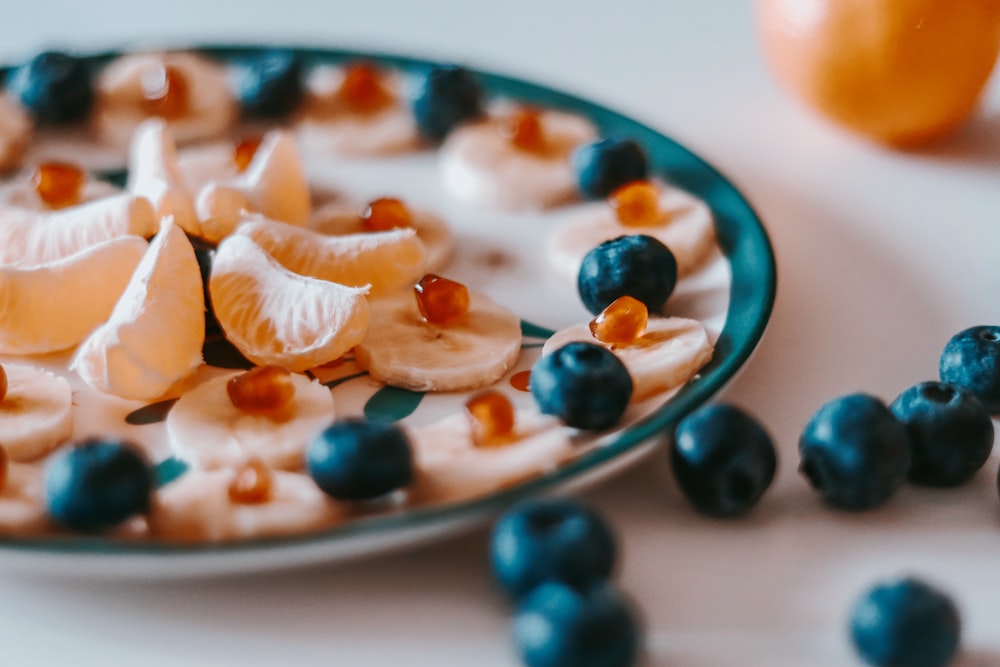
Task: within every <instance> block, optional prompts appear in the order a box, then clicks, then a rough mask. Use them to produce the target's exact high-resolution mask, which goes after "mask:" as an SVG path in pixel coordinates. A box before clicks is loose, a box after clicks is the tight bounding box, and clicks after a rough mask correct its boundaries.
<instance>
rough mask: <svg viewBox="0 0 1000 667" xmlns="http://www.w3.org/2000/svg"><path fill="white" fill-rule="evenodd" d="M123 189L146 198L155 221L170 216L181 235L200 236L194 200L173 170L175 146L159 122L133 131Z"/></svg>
mask: <svg viewBox="0 0 1000 667" xmlns="http://www.w3.org/2000/svg"><path fill="white" fill-rule="evenodd" d="M126 189H127V190H128V191H129V192H131V193H134V194H137V195H141V196H143V197H147V198H149V200H150V201H151V202H152V203H153V207H154V208H155V209H156V215H157V216H158V217H161V218H162V217H166V216H168V215H172V216H173V217H174V222H175V223H177V224H178V225H180V226H181V228H182V229H183V230H184V231H186V232H188V233H189V234H194V235H195V236H200V235H201V233H202V232H201V226H200V225H199V224H198V217H197V216H196V215H195V212H194V196H193V195H192V194H191V192H190V191H189V190H188V187H187V184H186V182H185V180H184V176H183V174H181V171H180V168H179V167H178V166H177V145H176V144H175V143H174V138H173V135H171V133H170V130H169V129H168V127H167V124H166V123H165V122H163V121H162V120H160V119H152V120H147V121H145V122H143V123H142V124H140V125H139V126H138V127H137V128H136V130H135V135H134V136H133V138H132V144H131V147H130V148H129V159H128V183H127V185H126Z"/></svg>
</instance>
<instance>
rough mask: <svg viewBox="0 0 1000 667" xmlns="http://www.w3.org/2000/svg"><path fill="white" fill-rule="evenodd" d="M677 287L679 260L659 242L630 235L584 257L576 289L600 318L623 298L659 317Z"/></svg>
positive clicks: (650, 238) (608, 243)
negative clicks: (614, 303) (644, 307)
mask: <svg viewBox="0 0 1000 667" xmlns="http://www.w3.org/2000/svg"><path fill="white" fill-rule="evenodd" d="M676 286H677V259H676V258H675V257H674V253H672V252H671V251H670V248H668V247H667V246H665V245H663V243H661V242H660V241H659V240H658V239H655V238H653V237H652V236H646V235H644V234H631V235H628V236H619V237H618V238H615V239H611V240H609V241H605V242H604V243H602V244H600V245H599V246H597V247H595V248H592V249H591V250H590V252H588V253H587V254H586V255H584V257H583V261H582V262H581V264H580V272H579V274H577V280H576V287H577V291H578V292H579V293H580V299H581V300H582V301H583V305H584V307H586V308H587V310H589V311H590V312H591V313H593V314H594V315H597V314H598V313H600V312H601V311H602V310H604V309H605V308H607V307H608V306H609V305H610V304H611V303H612V302H613V301H615V300H616V299H618V298H619V297H623V296H630V297H632V298H633V299H638V300H639V301H642V302H643V303H644V304H645V305H646V308H648V309H649V312H651V313H660V312H662V311H663V306H664V304H666V302H667V299H668V298H669V297H670V295H671V294H672V293H673V291H674V287H676Z"/></svg>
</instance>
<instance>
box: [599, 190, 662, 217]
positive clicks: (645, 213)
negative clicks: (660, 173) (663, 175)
mask: <svg viewBox="0 0 1000 667" xmlns="http://www.w3.org/2000/svg"><path fill="white" fill-rule="evenodd" d="M608 203H609V204H610V205H611V208H612V209H613V210H614V212H615V217H617V218H618V222H620V223H621V224H623V225H626V226H628V227H647V226H649V225H655V224H657V223H658V222H660V220H661V217H662V215H661V214H662V212H661V211H660V191H659V190H658V189H657V187H656V186H655V185H653V184H652V183H651V182H649V181H632V182H631V183H626V184H625V185H623V186H621V187H620V188H618V189H617V190H615V191H614V192H612V193H611V196H610V197H608Z"/></svg>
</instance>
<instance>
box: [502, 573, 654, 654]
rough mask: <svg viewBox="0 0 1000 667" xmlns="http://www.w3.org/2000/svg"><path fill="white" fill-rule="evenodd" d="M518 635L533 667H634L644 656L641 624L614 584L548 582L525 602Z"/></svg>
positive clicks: (515, 633) (515, 625)
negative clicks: (582, 586) (579, 585)
mask: <svg viewBox="0 0 1000 667" xmlns="http://www.w3.org/2000/svg"><path fill="white" fill-rule="evenodd" d="M512 634H513V638H514V644H515V646H516V647H517V651H518V653H519V654H520V656H521V660H522V661H523V662H524V664H525V665H527V666H528V667H631V666H632V665H635V664H636V662H637V660H638V653H639V630H638V628H637V624H636V622H635V619H634V618H633V616H632V613H631V611H630V609H629V607H628V604H627V603H626V602H625V600H624V599H623V598H622V596H621V594H620V593H618V592H617V591H616V590H615V589H614V588H612V587H611V586H610V585H609V584H603V585H598V586H595V587H592V588H589V589H586V590H579V589H576V588H572V587H570V586H567V585H566V584H563V583H561V582H556V581H550V582H546V583H544V584H542V585H541V586H539V587H538V588H536V589H535V590H533V591H532V592H531V593H529V594H528V596H527V597H525V598H524V600H523V601H522V602H521V604H520V605H519V607H518V609H517V612H516V613H515V615H514V623H513V633H512Z"/></svg>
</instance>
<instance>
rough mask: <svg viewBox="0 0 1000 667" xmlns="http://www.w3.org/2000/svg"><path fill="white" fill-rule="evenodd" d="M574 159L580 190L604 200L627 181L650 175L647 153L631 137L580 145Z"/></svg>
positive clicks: (641, 178) (572, 161) (585, 195)
mask: <svg viewBox="0 0 1000 667" xmlns="http://www.w3.org/2000/svg"><path fill="white" fill-rule="evenodd" d="M570 162H571V164H572V167H573V173H574V174H575V175H576V183H577V189H578V190H579V191H580V194H581V195H583V196H584V197H587V198H589V199H604V198H605V197H607V196H609V195H610V194H611V193H612V192H614V191H615V190H617V189H618V188H620V187H621V186H623V185H625V184H626V183H631V182H632V181H641V180H644V179H646V178H647V177H648V175H649V164H648V161H647V160H646V153H645V152H644V151H643V150H642V147H641V146H639V144H637V143H636V142H635V141H632V140H631V139H618V138H610V139H601V140H600V141H597V142H595V143H592V144H587V145H585V146H580V147H579V148H577V149H576V150H575V151H573V155H572V156H571V157H570Z"/></svg>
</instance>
